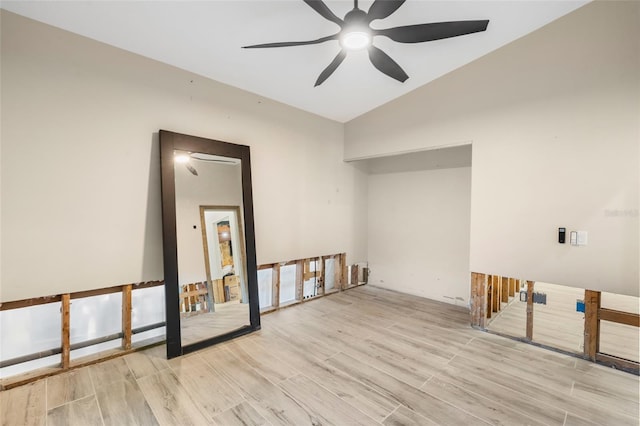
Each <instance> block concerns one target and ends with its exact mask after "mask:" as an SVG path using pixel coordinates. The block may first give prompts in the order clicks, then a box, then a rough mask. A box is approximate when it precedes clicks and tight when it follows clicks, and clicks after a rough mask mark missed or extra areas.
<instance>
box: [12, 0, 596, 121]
mask: <svg viewBox="0 0 640 426" xmlns="http://www.w3.org/2000/svg"><path fill="white" fill-rule="evenodd" d="M326 3H327V5H328V6H329V7H330V8H331V10H333V12H334V13H335V14H336V15H338V16H339V17H344V15H345V13H347V12H348V11H349V10H351V8H352V7H353V2H352V1H327V2H326ZM371 3H372V1H371V0H369V1H366V0H365V1H360V2H359V6H360V8H361V9H363V10H365V11H366V10H368V8H369V6H370V5H371ZM585 3H587V1H586V0H583V1H571V0H555V1H542V0H533V1H524V0H522V1H520V0H516V1H456V0H448V1H427V0H408V1H407V2H406V3H405V4H404V5H402V6H401V7H400V8H399V9H398V10H397V11H396V12H395V13H394V14H392V15H391V16H390V17H388V18H386V19H384V20H380V21H375V22H374V24H372V25H373V26H375V27H377V28H387V27H393V26H400V25H410V24H418V23H425V22H440V21H455V20H480V19H489V20H490V22H489V27H488V29H487V31H485V32H482V33H476V34H470V35H466V36H461V37H456V38H451V39H446V40H438V41H433V42H428V43H420V44H401V43H396V42H393V41H391V40H389V39H387V38H385V37H376V39H375V40H374V44H375V45H376V46H377V47H379V48H381V49H382V50H384V51H385V52H386V53H387V54H389V55H390V56H391V57H392V58H393V59H394V60H395V61H396V62H398V64H400V66H401V67H402V68H403V69H404V70H405V71H406V72H407V74H409V80H407V81H406V82H405V83H399V82H397V81H395V80H393V79H391V78H389V77H387V76H385V75H384V74H382V73H380V72H379V71H377V70H376V69H375V68H374V67H373V65H371V64H370V63H369V59H368V57H367V54H366V52H365V51H357V52H350V53H349V55H348V57H347V59H346V60H345V61H344V62H343V63H342V65H340V67H339V68H338V69H337V71H336V72H335V73H334V74H333V75H332V76H331V77H329V79H328V80H327V81H326V82H325V83H324V84H322V85H321V86H319V87H315V88H314V87H313V85H314V82H315V80H316V78H317V77H318V75H319V74H320V72H321V71H322V70H323V69H324V68H325V67H326V66H327V65H328V64H329V63H330V62H331V61H332V60H333V58H334V57H335V55H336V54H337V53H338V51H339V50H340V47H339V45H338V42H337V41H330V42H326V43H324V44H321V45H313V46H300V47H288V48H277V49H241V46H243V45H250V44H258V43H267V42H277V41H300V40H311V39H316V38H319V37H322V36H326V35H331V34H334V33H335V32H337V30H338V26H337V25H336V24H334V23H332V22H329V21H327V20H325V19H324V18H322V17H321V16H320V15H318V14H317V13H316V12H315V11H314V10H313V9H311V8H310V7H309V6H307V5H306V4H305V3H303V2H302V0H286V1H273V0H259V1H239V0H235V1H185V0H180V1H70V2H60V1H46V2H31V1H17V2H11V1H2V3H1V5H2V8H4V9H7V10H9V11H12V12H15V13H18V14H20V15H23V16H27V17H29V18H32V19H35V20H38V21H42V22H45V23H48V24H51V25H54V26H56V27H60V28H63V29H66V30H68V31H71V32H74V33H77V34H81V35H83V36H86V37H90V38H92V39H95V40H99V41H102V42H104V43H107V44H110V45H113V46H116V47H119V48H122V49H125V50H128V51H131V52H134V53H138V54H140V55H143V56H146V57H149V58H152V59H155V60H158V61H161V62H164V63H167V64H170V65H173V66H176V67H179V68H182V69H185V70H188V71H191V72H194V73H196V74H200V75H202V76H205V77H209V78H211V79H213V80H217V81H220V82H223V83H226V84H229V85H231V86H235V87H238V88H241V89H244V90H248V91H250V92H254V93H256V94H259V95H260V96H264V97H267V98H271V99H274V100H277V101H280V102H283V103H285V104H288V105H292V106H294V107H297V108H300V109H303V110H306V111H309V112H312V113H315V114H318V115H321V116H324V117H327V118H330V119H333V120H337V121H340V122H346V121H349V120H351V119H353V118H355V117H357V116H359V115H361V114H364V113H365V112H367V111H370V110H372V109H374V108H376V107H378V106H380V105H382V104H384V103H386V102H389V101H390V100H393V99H395V98H397V97H399V96H401V95H403V94H405V93H407V92H410V91H411V90H413V89H415V88H417V87H420V86H422V85H424V84H426V83H428V82H429V81H431V80H433V79H435V78H438V77H439V76H441V75H443V74H446V73H448V72H450V71H452V70H454V69H456V68H458V67H460V66H462V65H464V64H466V63H468V62H471V61H473V60H474V59H476V58H478V57H480V56H482V55H485V54H487V53H489V52H491V51H492V50H495V49H497V48H499V47H500V46H503V45H505V44H507V43H509V42H511V41H513V40H515V39H517V38H519V37H522V36H523V35H525V34H527V33H529V32H531V31H534V30H536V29H538V28H540V27H542V26H543V25H545V24H547V23H549V22H551V21H553V20H555V19H557V18H559V17H561V16H562V15H565V14H567V13H569V12H571V11H572V10H575V9H576V8H578V7H580V6H582V5H583V4H585Z"/></svg>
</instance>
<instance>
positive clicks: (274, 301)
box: [271, 263, 298, 308]
mask: <svg viewBox="0 0 640 426" xmlns="http://www.w3.org/2000/svg"><path fill="white" fill-rule="evenodd" d="M297 275H298V274H296V285H297ZM296 289H297V287H296ZM271 306H273V307H274V308H277V307H278V306H280V264H279V263H274V264H273V268H272V269H271Z"/></svg>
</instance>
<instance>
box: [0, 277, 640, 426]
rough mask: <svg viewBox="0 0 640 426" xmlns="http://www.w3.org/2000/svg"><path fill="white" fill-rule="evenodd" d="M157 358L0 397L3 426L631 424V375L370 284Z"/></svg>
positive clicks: (634, 411)
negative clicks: (213, 342) (237, 334)
mask: <svg viewBox="0 0 640 426" xmlns="http://www.w3.org/2000/svg"><path fill="white" fill-rule="evenodd" d="M262 325H263V328H262V330H261V331H259V332H256V333H252V334H250V335H246V336H243V337H241V338H239V339H236V340H234V341H231V342H226V343H223V344H221V345H218V346H215V347H212V348H208V349H205V350H202V351H199V352H196V353H193V354H190V355H189V356H185V357H181V358H177V359H173V360H170V361H167V360H166V359H165V358H164V347H162V346H161V347H156V348H153V349H150V350H147V351H144V352H138V353H134V354H130V355H127V356H125V357H123V358H118V359H114V360H110V361H107V362H103V363H101V364H97V365H93V366H91V367H86V368H82V369H78V370H74V371H72V372H69V373H66V374H64V375H60V376H55V377H51V378H48V379H46V380H41V381H38V382H35V383H32V384H30V385H26V386H22V387H18V388H15V389H12V390H9V391H5V392H2V393H0V403H1V410H2V411H1V418H2V422H1V423H2V425H25V424H28V425H31V424H34V425H35V424H38V425H44V424H46V425H57V424H64V425H82V426H85V425H92V424H96V425H156V424H159V425H207V424H214V425H295V426H301V425H331V424H333V425H380V424H383V425H431V424H441V425H486V424H500V425H521V424H522V425H525V424H526V425H543V424H546V425H596V424H598V425H635V426H637V425H638V422H639V419H638V410H639V401H638V386H639V381H638V377H637V376H633V375H631V374H627V373H623V372H620V371H616V370H613V369H609V368H605V367H602V366H599V365H596V364H592V363H589V362H587V361H583V360H581V359H577V358H573V357H569V356H566V355H562V354H558V353H555V352H551V351H547V350H544V349H540V348H537V347H535V346H532V345H527V344H524V343H520V342H516V341H513V340H509V339H506V338H502V337H499V336H495V335H491V334H489V333H486V332H482V331H477V330H474V329H471V328H470V327H469V313H468V311H467V310H466V309H463V308H460V307H455V306H452V305H447V304H443V303H440V302H434V301H430V300H427V299H422V298H418V297H414V296H409V295H404V294H400V293H394V292H390V291H387V290H382V289H378V288H375V287H371V286H363V287H359V288H356V289H352V290H349V291H346V292H342V293H337V294H334V295H330V296H327V297H324V298H321V299H318V300H313V301H309V302H307V303H303V304H300V305H297V306H294V307H291V308H287V309H283V310H280V311H277V312H274V313H271V314H268V315H265V316H263V318H262Z"/></svg>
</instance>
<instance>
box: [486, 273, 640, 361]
mask: <svg viewBox="0 0 640 426" xmlns="http://www.w3.org/2000/svg"><path fill="white" fill-rule="evenodd" d="M534 289H535V291H536V292H540V293H545V294H546V295H547V304H546V305H542V304H534V305H533V341H534V342H537V343H541V344H544V345H547V346H550V347H554V348H559V349H563V350H566V351H570V352H574V353H578V354H581V353H583V352H584V313H582V312H576V300H578V299H579V300H582V299H584V290H583V289H580V288H573V287H567V286H561V285H556V284H549V283H543V282H536V283H535V284H534ZM517 296H518V295H516V298H515V299H514V300H512V301H511V302H510V303H509V305H508V306H507V305H506V304H503V305H502V306H503V309H502V311H501V312H500V313H498V314H495V313H494V314H493V315H494V317H493V318H492V319H491V320H490V322H489V325H488V326H487V328H488V329H489V330H492V331H498V332H500V333H504V334H507V335H511V336H515V337H524V336H525V335H526V315H527V313H526V307H527V304H526V303H525V302H520V301H519V298H518V297H517ZM638 300H639V299H638V298H637V297H631V296H624V295H618V294H611V293H603V294H602V307H606V308H610V309H616V310H619V311H624V312H632V313H638V309H639V306H638ZM600 352H603V353H607V354H609V355H615V356H618V357H621V358H626V359H630V360H633V361H640V333H639V332H638V328H637V327H632V326H629V325H624V324H616V323H612V322H608V321H601V322H600Z"/></svg>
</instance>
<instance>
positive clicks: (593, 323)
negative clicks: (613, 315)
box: [584, 290, 601, 361]
mask: <svg viewBox="0 0 640 426" xmlns="http://www.w3.org/2000/svg"><path fill="white" fill-rule="evenodd" d="M600 302H601V299H600V292H599V291H592V290H585V291H584V354H585V356H587V358H589V359H590V360H591V361H595V360H596V354H597V353H598V352H599V351H600V318H599V317H598V313H599V312H598V311H599V310H600Z"/></svg>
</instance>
